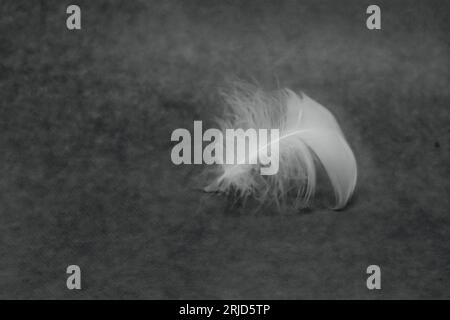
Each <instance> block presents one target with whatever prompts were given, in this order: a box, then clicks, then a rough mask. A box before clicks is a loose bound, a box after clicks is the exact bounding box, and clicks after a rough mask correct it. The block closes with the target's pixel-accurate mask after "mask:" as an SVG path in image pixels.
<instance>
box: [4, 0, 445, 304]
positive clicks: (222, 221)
mask: <svg viewBox="0 0 450 320" xmlns="http://www.w3.org/2000/svg"><path fill="white" fill-rule="evenodd" d="M72 3H73V2H72V1H70V2H69V1H8V0H2V1H1V3H0V10H1V11H0V58H1V59H0V97H1V105H0V151H1V152H0V298H21V299H29V298H45V299H47V298H70V299H71V298H75V299H77V298H150V299H155V298H156V299H160V298H171V299H179V298H193V299H198V298H255V299H257V298H274V299H281V298H283V299H297V298H363V299H379V298H381V299H391V298H450V285H449V284H450V283H449V281H450V264H449V262H450V261H449V260H450V242H449V240H450V224H449V223H450V216H449V212H448V208H449V197H448V196H449V181H448V177H449V164H448V162H449V159H450V157H449V137H450V134H449V111H448V108H449V102H450V97H449V78H450V71H449V49H450V48H449V38H448V31H449V18H448V17H449V7H450V3H449V1H331V0H330V1H279V0H277V1H225V0H223V1H194V0H188V1H108V2H107V1H76V2H74V3H76V4H78V5H80V7H81V9H82V30H81V31H69V30H67V29H66V26H65V21H66V17H67V15H66V13H65V10H66V7H67V6H68V5H69V4H72ZM373 3H376V4H378V5H380V7H381V9H382V30H381V31H369V30H367V29H366V27H365V20H366V17H367V15H366V13H365V11H366V8H367V6H368V5H369V4H373ZM229 77H242V78H244V79H254V80H255V81H258V82H259V83H261V85H263V86H267V87H269V88H275V87H277V86H281V87H284V86H287V87H290V88H292V89H294V90H304V91H305V92H306V93H307V94H308V95H310V96H311V97H313V98H315V99H316V100H318V101H319V102H321V103H322V104H324V105H326V106H328V107H329V108H330V109H331V110H332V111H333V113H334V114H335V115H336V117H337V118H338V120H339V122H340V123H341V125H342V128H343V130H344V132H345V134H346V136H347V138H348V140H349V142H350V144H351V146H352V147H353V149H354V152H355V154H356V157H357V160H358V165H359V180H358V185H357V190H356V195H355V198H354V199H353V201H352V203H351V204H350V206H349V207H348V208H346V209H345V210H343V211H339V212H334V211H330V210H328V209H325V208H323V206H322V207H321V206H320V205H317V206H314V207H313V208H312V209H311V210H308V211H305V212H301V213H297V214H283V213H282V214H280V213H277V212H273V211H272V210H270V209H266V210H261V211H259V212H255V210H252V208H251V207H250V208H248V207H244V208H243V207H239V206H238V207H233V206H231V205H230V202H229V201H227V199H226V198H224V197H221V196H211V195H206V194H203V193H202V192H200V191H199V190H198V189H197V187H198V184H199V181H198V179H197V178H198V174H199V172H200V171H201V169H202V168H201V167H197V166H178V167H177V166H175V165H173V164H172V163H171V161H170V150H171V147H172V145H173V143H171V142H170V134H171V132H172V130H174V129H175V128H179V127H186V128H191V127H192V123H193V120H204V121H206V122H207V123H209V121H210V119H211V118H212V116H213V115H218V114H220V109H221V106H220V103H219V102H218V99H217V98H218V97H217V90H218V88H220V87H221V86H223V85H224V83H225V81H226V80H227V79H228V78H229ZM69 264H78V265H79V266H80V267H81V269H82V286H83V289H82V290H81V291H69V290H67V289H66V276H67V275H66V274H65V270H66V267H67V266H68V265H69ZM370 264H377V265H380V266H381V269H382V290H380V291H369V290H367V288H366V283H365V282H366V277H367V275H366V273H365V270H366V267H367V266H368V265H370Z"/></svg>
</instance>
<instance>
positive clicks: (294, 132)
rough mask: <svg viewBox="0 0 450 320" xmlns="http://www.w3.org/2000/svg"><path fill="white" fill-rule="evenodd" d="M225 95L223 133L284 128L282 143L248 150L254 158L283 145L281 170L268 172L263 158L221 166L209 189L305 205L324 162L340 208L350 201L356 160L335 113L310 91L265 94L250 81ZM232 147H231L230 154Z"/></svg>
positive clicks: (280, 91) (236, 86)
mask: <svg viewBox="0 0 450 320" xmlns="http://www.w3.org/2000/svg"><path fill="white" fill-rule="evenodd" d="M224 98H225V103H226V106H227V107H228V108H227V111H228V113H227V114H226V117H225V119H223V120H219V121H218V122H219V125H220V127H221V129H222V131H225V129H227V128H242V129H244V130H245V129H249V128H254V129H261V128H266V129H273V128H277V129H279V138H278V139H277V140H276V141H270V142H268V143H267V144H266V145H265V146H263V147H261V146H258V150H257V154H255V153H249V152H248V151H247V152H246V156H247V157H250V158H252V157H257V156H260V157H262V156H263V152H262V151H263V150H262V149H265V148H268V149H270V148H271V147H273V146H274V144H275V143H278V148H279V149H278V150H279V152H278V159H276V160H278V164H279V169H278V172H277V173H276V174H274V175H266V176H263V175H261V174H260V173H259V170H258V169H260V167H261V166H262V163H261V162H258V163H256V164H253V165H251V164H245V163H244V162H243V161H238V162H237V163H236V164H221V165H219V173H218V176H217V178H216V179H215V180H214V181H213V182H212V183H211V184H210V185H208V186H207V187H206V188H205V189H204V190H205V191H206V192H224V193H234V194H235V195H236V196H237V197H243V198H246V197H248V196H253V197H255V198H256V199H258V200H259V201H261V202H263V203H264V202H274V203H276V204H277V205H280V204H284V203H286V202H287V201H290V200H292V201H293V205H294V206H296V207H298V206H304V205H306V204H307V203H308V201H309V200H310V198H311V197H312V196H313V195H314V192H315V189H316V165H317V164H318V163H320V164H321V165H322V167H323V168H324V170H325V172H326V174H327V176H328V178H329V180H330V182H331V186H332V188H333V190H334V194H335V198H336V205H335V207H334V209H340V208H343V207H344V206H345V205H346V204H347V202H348V200H349V199H350V197H351V195H352V193H353V191H354V189H355V185H356V177H357V167H356V160H355V157H354V155H353V152H352V150H351V148H350V146H349V145H348V143H347V141H346V139H345V137H344V135H343V133H342V131H341V128H340V127H339V125H338V123H337V121H336V119H335V118H334V116H333V115H332V114H331V112H330V111H328V110H327V109H326V108H325V107H323V106H322V105H320V104H319V103H317V102H316V101H314V100H313V99H311V98H309V97H308V96H307V95H305V94H304V93H301V94H300V95H297V94H296V93H294V92H293V91H291V90H290V89H283V90H278V91H276V92H265V91H263V90H261V89H259V88H256V87H254V86H252V85H249V84H245V83H238V84H236V85H235V86H234V87H233V88H232V89H231V90H230V91H228V92H225V93H224ZM229 151H230V150H227V149H226V148H225V153H227V152H229ZM266 152H267V151H266Z"/></svg>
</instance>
